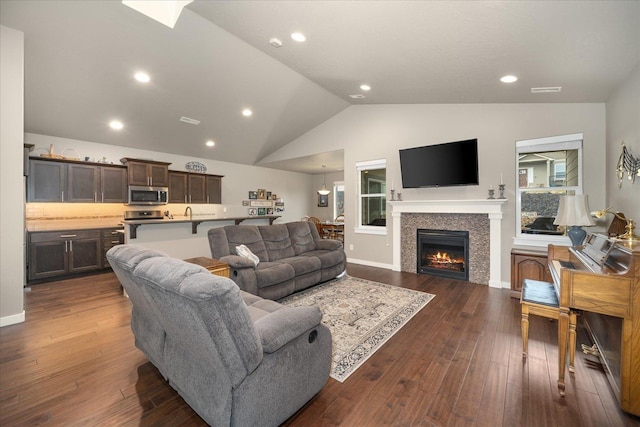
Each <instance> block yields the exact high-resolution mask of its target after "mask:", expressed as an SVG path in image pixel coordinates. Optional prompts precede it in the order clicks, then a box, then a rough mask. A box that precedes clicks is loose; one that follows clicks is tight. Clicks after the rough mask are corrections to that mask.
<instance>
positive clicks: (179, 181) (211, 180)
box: [169, 171, 222, 204]
mask: <svg viewBox="0 0 640 427" xmlns="http://www.w3.org/2000/svg"><path fill="white" fill-rule="evenodd" d="M169 203H197V204H200V203H218V204H219V203H222V176H220V175H206V174H199V173H198V174H196V173H188V172H176V171H169Z"/></svg>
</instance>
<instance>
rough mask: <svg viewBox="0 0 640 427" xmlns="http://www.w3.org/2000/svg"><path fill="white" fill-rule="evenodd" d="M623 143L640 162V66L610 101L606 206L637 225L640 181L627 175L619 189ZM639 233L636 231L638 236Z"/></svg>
mask: <svg viewBox="0 0 640 427" xmlns="http://www.w3.org/2000/svg"><path fill="white" fill-rule="evenodd" d="M622 141H624V143H625V145H626V146H627V150H629V151H630V152H631V154H632V155H633V156H634V157H635V158H636V159H640V63H638V65H636V68H635V69H634V70H633V71H632V72H631V74H630V75H629V77H628V78H627V79H626V80H625V81H624V83H623V84H622V85H620V87H618V88H617V90H616V91H615V92H614V93H613V94H612V96H611V97H610V98H609V99H608V100H607V164H606V173H607V175H606V180H607V202H606V206H607V207H608V206H612V207H613V209H615V210H616V211H620V212H623V213H624V214H625V216H626V217H627V218H631V219H633V220H635V221H636V225H637V224H638V223H640V177H638V176H636V180H635V183H633V182H632V181H629V179H628V175H627V174H625V177H624V180H623V182H622V188H618V182H619V180H618V178H617V176H616V166H617V164H618V159H619V158H620V153H621V152H622V147H621V143H622ZM591 207H592V208H593V207H594V206H591ZM602 207H605V206H604V205H602ZM607 221H611V216H610V215H608V216H607ZM638 233H639V231H638V229H636V234H638Z"/></svg>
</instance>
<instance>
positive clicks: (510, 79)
mask: <svg viewBox="0 0 640 427" xmlns="http://www.w3.org/2000/svg"><path fill="white" fill-rule="evenodd" d="M500 81H501V82H502V83H513V82H517V81H518V78H517V77H516V76H511V75H508V76H503V77H501V78H500Z"/></svg>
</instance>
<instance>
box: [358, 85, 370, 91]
mask: <svg viewBox="0 0 640 427" xmlns="http://www.w3.org/2000/svg"><path fill="white" fill-rule="evenodd" d="M360 89H362V90H371V86H369V85H360Z"/></svg>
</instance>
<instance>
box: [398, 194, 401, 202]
mask: <svg viewBox="0 0 640 427" xmlns="http://www.w3.org/2000/svg"><path fill="white" fill-rule="evenodd" d="M398 201H399V202H401V201H402V193H398Z"/></svg>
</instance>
